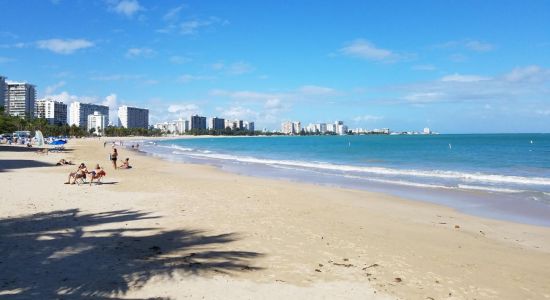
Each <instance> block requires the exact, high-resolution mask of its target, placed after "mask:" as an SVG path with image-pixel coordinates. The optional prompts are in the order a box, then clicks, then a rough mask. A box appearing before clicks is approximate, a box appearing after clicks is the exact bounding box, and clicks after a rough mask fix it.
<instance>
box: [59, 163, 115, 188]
mask: <svg viewBox="0 0 550 300" xmlns="http://www.w3.org/2000/svg"><path fill="white" fill-rule="evenodd" d="M88 175H90V185H92V183H93V182H94V180H96V182H99V180H101V178H102V177H103V176H105V175H107V173H106V172H105V170H103V168H102V167H100V166H99V164H96V165H95V168H94V169H93V170H91V171H88V168H87V167H86V164H84V163H81V164H80V165H79V166H78V169H77V170H76V171H74V172H71V173H69V178H68V179H67V182H65V184H75V183H76V182H77V180H79V179H82V180H86V178H87V177H88ZM71 179H72V180H73V181H72V182H71Z"/></svg>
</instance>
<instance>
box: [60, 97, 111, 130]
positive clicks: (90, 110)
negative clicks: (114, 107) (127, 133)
mask: <svg viewBox="0 0 550 300" xmlns="http://www.w3.org/2000/svg"><path fill="white" fill-rule="evenodd" d="M96 111H97V112H99V113H100V114H102V115H104V116H105V118H106V120H107V124H109V107H108V106H105V105H97V104H90V103H81V102H73V103H71V106H70V108H69V125H76V126H78V127H80V128H87V126H88V116H89V115H93V114H94V112H96Z"/></svg>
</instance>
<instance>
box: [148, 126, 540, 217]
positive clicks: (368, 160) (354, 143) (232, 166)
mask: <svg viewBox="0 0 550 300" xmlns="http://www.w3.org/2000/svg"><path fill="white" fill-rule="evenodd" d="M140 149H141V150H143V151H145V152H146V153H149V154H151V155H155V156H161V157H163V158H166V159H170V160H174V161H181V162H188V163H206V164H210V165H215V166H218V167H220V168H221V169H224V170H227V171H230V172H236V173H240V174H244V175H249V176H261V177H270V178H278V179H283V180H290V181H303V182H308V183H313V184H320V185H330V186H338V187H344V188H353V189H365V190H370V191H376V192H385V193H390V194H394V195H397V196H403V197H406V198H410V199H416V200H422V201H429V202H433V203H437V204H442V205H447V206H450V207H453V208H456V209H458V210H461V211H464V212H466V213H470V214H474V215H480V216H484V217H491V218H497V219H505V220H511V221H516V222H522V223H528V224H535V225H542V226H550V134H456V135H451V134H441V135H362V136H274V137H231V138H223V137H222V138H212V137H203V138H196V139H174V140H162V141H155V142H145V143H143V144H141V146H140Z"/></svg>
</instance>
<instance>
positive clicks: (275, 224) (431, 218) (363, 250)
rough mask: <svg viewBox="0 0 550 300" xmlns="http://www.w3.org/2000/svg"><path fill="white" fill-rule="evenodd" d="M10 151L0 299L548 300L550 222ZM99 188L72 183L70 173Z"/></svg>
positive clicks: (1, 217) (82, 154)
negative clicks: (97, 179) (92, 170)
mask: <svg viewBox="0 0 550 300" xmlns="http://www.w3.org/2000/svg"><path fill="white" fill-rule="evenodd" d="M68 150H69V151H68V152H66V153H61V154H58V153H50V154H49V155H43V154H36V153H34V152H30V151H26V149H25V148H19V147H15V146H0V203H1V209H0V253H1V256H0V299H4V298H5V299H8V298H9V299H28V298H35V299H50V298H71V297H74V298H86V299H88V298H89V299H103V298H123V299H148V298H168V299H184V298H185V299H187V298H199V299H201V298H203V297H204V298H207V299H294V298H306V299H348V298H349V299H371V298H372V299H396V298H398V299H547V298H550V279H549V278H550V228H544V227H536V226H530V225H523V224H515V223H510V222H503V221H496V220H490V219H483V218H479V217H473V216H468V215H465V214H462V213H458V212H456V211H454V210H453V209H450V208H447V207H443V206H437V205H433V204H428V203H423V202H418V201H410V200H406V199H401V198H397V197H393V196H388V195H384V194H379V193H370V192H365V191H356V190H349V189H338V188H333V187H324V186H316V185H309V184H304V183H292V182H285V181H277V180H268V179H262V178H253V177H246V176H240V175H235V174H231V173H225V172H223V171H221V170H218V169H216V168H213V167H209V166H203V165H191V164H180V163H170V162H167V161H162V160H160V159H157V158H153V157H149V156H145V155H140V154H138V153H136V152H133V151H130V150H125V149H120V148H119V150H120V156H119V157H120V158H124V157H130V162H131V163H132V165H133V166H134V168H133V169H131V170H116V171H115V170H113V169H112V167H111V166H110V165H109V162H108V161H107V158H108V153H109V150H110V149H109V147H107V148H103V141H99V140H97V139H96V140H91V139H88V140H85V139H83V140H72V141H70V143H69V144H68ZM60 158H67V159H70V160H72V161H73V162H75V163H79V162H86V163H87V164H88V165H89V166H90V167H91V166H92V165H95V163H100V164H101V165H103V166H104V167H105V170H106V171H107V177H106V179H105V182H104V184H102V185H95V184H94V185H92V186H89V185H80V186H78V185H64V184H63V182H64V181H66V179H67V174H68V173H69V171H71V170H73V169H75V167H76V166H52V165H53V164H54V163H55V162H57V161H58V160H59V159H60ZM63 295H66V296H63Z"/></svg>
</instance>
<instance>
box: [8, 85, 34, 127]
mask: <svg viewBox="0 0 550 300" xmlns="http://www.w3.org/2000/svg"><path fill="white" fill-rule="evenodd" d="M35 98H36V89H35V86H34V85H32V84H29V83H26V82H14V81H6V94H5V100H4V103H5V110H6V112H7V113H8V114H9V115H11V116H20V117H24V116H29V117H31V118H32V117H34V100H35Z"/></svg>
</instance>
